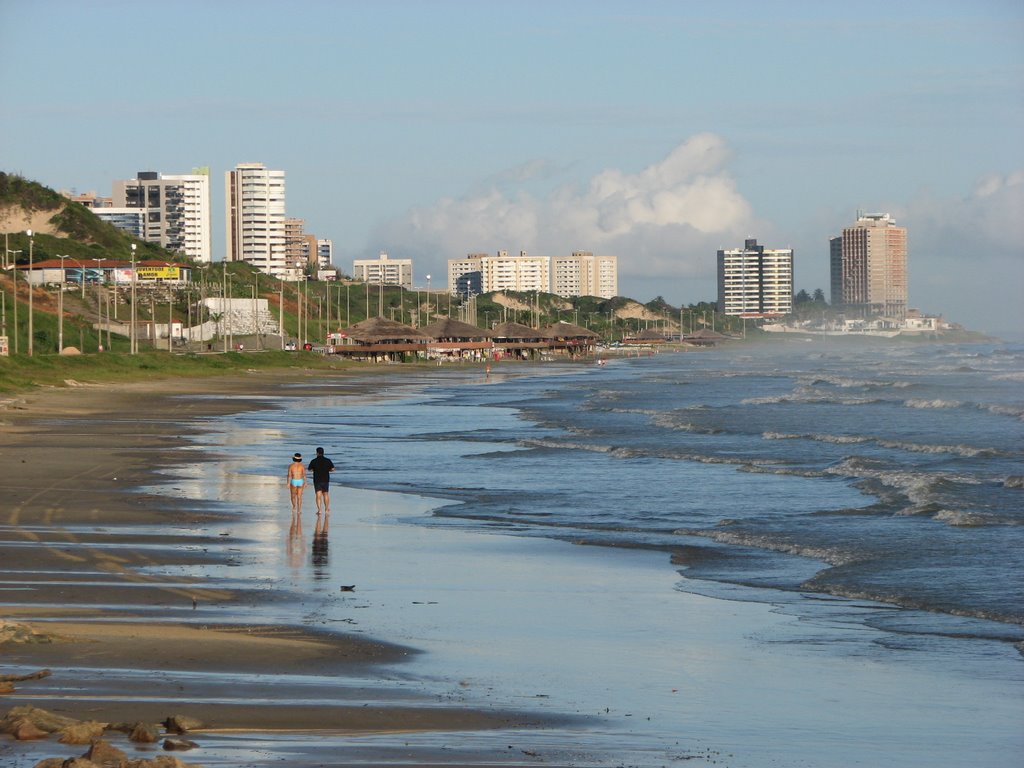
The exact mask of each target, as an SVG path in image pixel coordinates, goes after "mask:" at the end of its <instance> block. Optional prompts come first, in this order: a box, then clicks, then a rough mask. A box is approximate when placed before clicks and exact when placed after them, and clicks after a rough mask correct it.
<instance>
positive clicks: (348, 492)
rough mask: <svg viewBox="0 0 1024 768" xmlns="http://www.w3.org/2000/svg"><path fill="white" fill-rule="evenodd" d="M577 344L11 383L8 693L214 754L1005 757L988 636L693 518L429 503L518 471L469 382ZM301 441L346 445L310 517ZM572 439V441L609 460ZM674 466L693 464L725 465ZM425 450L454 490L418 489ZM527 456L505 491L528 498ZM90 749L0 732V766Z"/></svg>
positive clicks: (540, 379)
mask: <svg viewBox="0 0 1024 768" xmlns="http://www.w3.org/2000/svg"><path fill="white" fill-rule="evenodd" d="M655 362H657V361H648V362H647V363H645V364H653V363H655ZM626 365H628V364H624V365H623V375H626V376H632V375H633V373H632V371H633V369H632V368H626ZM616 367H617V364H614V365H611V366H608V367H606V368H603V369H601V373H600V374H599V376H600V377H602V378H600V379H598V380H597V382H596V385H597V386H599V387H600V386H605V384H604V382H605V378H604V377H607V376H609V375H618V374H615V369H616ZM581 370H582V369H580V368H579V367H578V366H577V367H571V366H568V367H559V366H557V365H546V366H542V367H527V366H510V367H508V368H504V367H502V368H498V369H496V370H494V371H492V373H491V375H490V376H487V377H486V378H485V377H484V376H483V375H479V374H477V373H474V371H473V370H472V369H464V370H455V369H451V370H447V369H446V370H425V369H420V370H418V371H416V370H407V369H402V370H397V369H395V368H390V367H389V368H385V367H381V368H372V369H366V370H359V371H358V372H357V373H339V374H337V375H332V374H325V373H324V372H316V373H308V374H307V373H305V372H303V371H301V370H295V371H292V372H290V373H287V374H280V373H274V374H268V373H255V372H254V373H250V374H248V375H244V376H236V377H229V378H221V379H210V380H205V381H202V382H175V383H173V384H169V383H156V382H154V383H148V384H132V385H127V386H119V387H103V388H100V387H74V388H67V389H54V390H46V391H37V392H32V393H29V394H25V395H21V396H18V397H15V398H11V399H10V400H9V401H8V402H7V403H6V404H5V407H4V410H3V411H0V422H2V425H0V467H3V468H5V469H4V470H2V472H0V486H2V489H3V499H4V504H3V507H2V521H3V524H2V525H0V574H2V577H0V590H2V592H0V594H2V597H0V604H2V606H3V607H2V611H0V620H2V622H3V626H2V628H0V678H2V677H3V676H11V677H22V676H27V677H28V679H24V680H16V681H14V682H13V688H14V690H13V691H12V692H9V693H5V694H0V717H2V715H3V713H4V712H7V711H8V710H10V709H12V708H14V707H18V706H24V705H33V706H36V707H40V708H42V709H45V710H49V711H51V712H54V713H57V714H59V715H66V716H69V717H74V718H76V719H79V720H95V721H100V722H135V721H145V722H152V723H159V722H162V721H164V720H165V719H166V718H168V717H171V716H173V715H184V716H187V717H192V718H196V719H198V720H199V721H201V722H202V724H203V725H202V727H199V728H195V729H194V730H192V731H190V732H189V734H188V738H189V739H191V740H193V741H194V742H195V743H196V744H197V747H196V748H195V749H194V750H191V751H188V752H183V753H179V755H180V759H181V760H183V761H184V762H185V763H186V764H188V765H205V766H239V765H244V766H271V765H274V766H285V768H290V767H292V766H294V767H295V768H297V767H298V766H342V765H382V764H387V765H396V766H413V765H461V766H476V765H505V766H519V765H545V766H557V765H566V766H570V765H572V766H619V765H631V766H638V767H639V766H643V767H644V768H655V767H656V766H665V765H673V764H679V763H682V762H685V763H686V764H687V765H702V766H711V765H715V766H720V765H728V766H732V768H771V767H773V766H796V765H806V766H816V768H846V767H847V766H849V765H854V764H861V765H871V766H875V767H876V768H879V767H885V768H902V766H906V765H918V764H928V765H934V766H943V767H944V768H954V767H955V766H959V765H963V764H973V765H978V766H990V767H991V768H1002V766H1006V765H1008V764H1012V763H1010V762H1008V761H1007V756H1008V755H1014V754H1018V753H1019V746H1020V730H1019V722H1020V714H1021V711H1022V710H1021V704H1020V697H1019V691H1020V669H1021V667H1020V661H1019V656H1018V655H1017V654H1016V652H1015V651H1014V650H1013V648H1012V647H1009V648H1007V646H1006V644H1005V643H998V642H986V641H984V640H972V641H967V640H964V639H961V638H957V637H945V636H941V635H938V634H936V635H935V636H933V637H927V639H926V640H925V641H924V642H914V643H910V642H907V641H906V640H905V639H904V637H905V636H904V634H903V633H901V632H899V631H888V630H886V629H885V628H881V629H879V628H874V627H872V626H870V625H868V624H867V623H866V622H865V619H866V618H868V617H871V618H873V619H880V617H882V618H884V620H885V621H889V622H891V621H893V620H894V619H897V617H898V616H899V615H900V614H899V613H898V612H896V611H893V610H892V609H891V607H885V606H880V605H878V604H874V603H871V602H870V601H867V600H855V601H847V600H833V599H829V598H828V597H825V596H821V595H810V594H803V593H800V592H787V591H776V590H762V589H757V588H753V589H746V588H730V587H728V586H727V585H724V584H721V583H713V582H706V581H701V580H699V579H695V578H688V577H687V570H688V563H689V559H688V558H689V557H690V556H691V555H692V553H693V551H695V550H693V549H692V548H687V547H679V548H676V549H672V550H664V549H662V550H659V549H657V548H654V549H647V548H632V547H628V546H614V547H609V546H581V545H582V544H588V543H589V544H595V545H596V544H599V541H598V540H597V537H598V533H599V532H598V531H597V530H591V531H589V532H588V533H587V534H586V535H583V536H578V535H577V536H573V537H570V538H565V539H564V540H559V538H558V537H557V529H555V530H554V531H553V532H552V533H554V534H556V535H553V536H550V537H549V536H547V535H543V536H539V537H538V536H536V535H529V532H527V533H526V535H523V533H524V531H523V529H522V528H521V527H519V526H518V525H517V524H516V522H515V520H512V521H511V522H510V521H502V522H498V521H488V520H482V521H479V522H472V523H471V522H469V521H466V520H460V519H459V518H458V517H457V516H448V515H445V514H443V510H441V509H440V508H441V507H443V506H444V505H446V504H453V503H454V504H457V503H459V501H458V499H459V497H458V492H459V490H460V487H468V493H469V495H470V496H471V497H474V498H475V495H476V494H478V493H479V492H480V489H481V488H483V489H485V490H486V486H487V484H488V483H489V484H491V485H494V486H498V482H499V479H500V478H498V477H497V476H495V475H494V474H492V475H490V476H487V475H484V474H482V470H481V465H482V464H483V463H484V462H485V461H489V462H491V463H492V466H496V467H498V469H499V471H500V472H510V470H508V469H506V467H507V463H506V462H504V461H503V460H502V458H501V457H505V456H507V455H508V454H507V453H506V451H508V450H509V448H510V445H509V444H507V443H503V442H490V441H488V440H480V441H473V440H465V439H463V438H464V437H465V436H466V435H467V434H468V435H469V436H470V437H476V436H479V435H486V436H501V437H504V436H505V435H507V434H510V433H514V434H520V435H522V434H527V435H530V434H532V433H533V432H534V430H536V429H537V427H536V426H534V425H533V423H532V422H529V420H527V421H525V422H524V421H523V420H522V419H521V418H520V417H519V416H518V415H517V413H516V412H515V411H514V410H510V409H508V408H505V407H496V408H488V407H482V406H478V405H476V403H478V402H479V401H480V399H481V397H482V394H481V393H482V391H483V390H487V391H488V393H491V394H489V397H491V398H492V399H493V400H494V401H495V402H497V403H498V404H499V406H503V405H504V404H505V403H506V402H507V398H509V397H510V392H511V393H514V392H516V391H517V388H518V390H522V389H523V388H526V389H527V390H528V391H540V392H543V393H544V394H545V395H547V394H548V393H549V392H551V391H556V389H557V387H558V383H557V379H558V376H559V375H563V376H567V381H569V382H570V385H569V388H570V389H571V386H572V382H574V381H576V382H578V379H576V378H574V377H577V376H579V375H580V373H581ZM584 375H589V374H586V373H585V372H584ZM531 380H532V383H531ZM168 387H173V388H174V389H175V390H176V391H168ZM563 389H566V387H565V386H564V385H563ZM435 398H437V399H435ZM454 401H457V403H458V404H457V405H455V406H454V407H453V406H452V403H453V402H454ZM453 438H454V439H453ZM320 442H323V443H324V444H326V445H327V446H328V450H329V453H333V455H334V456H333V457H334V458H335V460H336V461H337V462H338V463H339V464H340V466H341V470H342V471H341V472H340V473H339V477H337V478H335V482H334V483H332V492H331V499H332V515H331V522H330V532H329V535H328V533H327V532H326V531H325V530H323V528H322V520H319V521H318V520H317V518H316V516H315V509H314V505H313V499H312V497H311V495H307V498H306V499H305V504H304V513H303V515H302V516H301V518H300V519H299V520H298V521H296V520H294V519H293V518H291V515H290V511H289V508H288V494H287V489H286V487H285V485H284V470H285V467H286V466H287V462H288V459H289V458H290V455H291V453H292V452H293V451H295V450H302V451H303V452H304V453H306V452H308V453H309V454H310V455H311V454H312V449H313V447H314V445H316V444H319V443H320ZM520 445H521V444H517V446H516V447H517V448H520ZM524 453H526V454H527V457H528V456H529V455H530V454H529V452H524ZM593 455H594V454H584V455H583V458H585V459H586V460H587V461H586V462H584V463H580V464H578V465H577V469H579V468H580V467H583V466H584V465H585V464H589V465H592V466H594V467H595V471H611V469H613V468H614V467H613V466H612V465H611V464H610V462H612V461H615V459H614V458H609V459H608V460H607V461H606V462H604V463H601V462H600V461H595V460H593V459H592V456H593ZM596 455H598V456H603V455H604V454H596ZM480 456H487V457H489V458H487V459H480ZM524 460H525V461H527V462H528V461H529V459H528V458H525V459H524ZM388 463H390V464H393V465H395V466H399V465H401V466H402V467H403V470H402V472H397V471H396V472H394V473H393V474H392V475H386V473H384V472H383V471H382V469H381V468H382V466H383V465H385V464H388ZM529 466H530V467H532V466H533V465H532V464H531V465H529ZM538 466H540V467H549V465H548V464H547V463H546V460H542V463H541V464H539V465H538ZM609 468H611V469H609ZM689 469H690V470H691V471H692V472H693V473H694V474H693V478H694V481H693V483H691V484H690V486H691V487H695V484H696V483H697V482H698V480H699V481H702V482H712V481H713V480H714V479H715V478H722V480H723V482H727V483H732V482H734V480H735V477H736V475H735V473H734V472H733V470H731V469H730V468H729V467H728V466H725V467H722V466H720V465H700V464H698V465H695V466H693V467H690V468H689ZM431 473H435V474H436V475H437V476H438V477H440V478H442V479H443V481H444V482H443V486H445V487H447V488H448V489H449V492H448V493H441V492H436V493H434V494H433V495H429V493H427V490H425V489H429V487H430V483H429V478H430V477H431ZM758 477H759V476H758ZM756 479H757V477H755V478H754V480H756ZM555 480H556V482H558V483H563V484H564V485H565V487H566V488H569V489H581V488H582V487H583V484H584V483H585V481H584V480H579V479H575V480H573V481H572V482H569V481H563V480H562V479H560V477H559V476H555ZM754 480H751V479H750V478H748V477H743V478H741V481H742V482H743V483H745V484H750V483H752V482H754ZM529 482H530V478H529V476H522V475H521V476H519V477H518V478H513V481H512V482H510V483H509V484H508V485H504V486H500V488H499V491H500V492H499V493H497V494H496V497H495V498H496V499H497V500H498V502H499V503H500V504H502V505H511V504H512V503H513V502H514V501H517V502H520V503H531V504H537V503H539V502H538V501H537V499H536V498H533V499H532V500H527V502H523V501H522V499H523V498H526V496H527V495H528V494H527V491H528V490H529V488H528V486H529ZM786 482H789V481H788V480H787V481H786ZM515 489H520V491H522V492H521V493H517V492H516V490H515ZM424 494H426V495H424ZM517 497H519V498H517ZM579 503H580V504H581V505H582V506H581V508H582V509H585V510H591V509H593V508H594V500H593V499H591V500H590V501H589V502H588V501H587V500H586V499H585V498H581V500H580V502H579ZM290 518H291V519H290ZM345 585H355V586H354V590H353V591H344V590H342V589H341V587H342V586H345ZM44 669H45V670H49V672H50V674H49V675H48V676H40V677H32V676H33V675H34V674H35V673H37V672H40V671H41V670H44ZM950 691H955V692H956V695H955V696H950V695H949V692H950ZM980 703H983V704H980ZM107 738H109V739H110V741H111V742H112V743H114V744H115V745H116V746H118V747H119V748H121V749H123V750H125V752H126V753H127V754H128V755H129V756H131V757H132V758H140V757H143V758H148V757H152V756H153V755H154V753H157V752H159V748H158V747H159V745H156V746H154V745H148V744H135V743H132V742H130V741H129V740H128V739H127V737H126V736H124V735H123V734H120V733H109V732H108V734H107ZM81 754H83V748H82V747H81V746H75V745H67V744H61V743H59V742H58V741H57V737H56V736H51V737H49V738H45V739H40V740H37V741H17V740H14V739H13V738H12V737H10V736H8V735H0V764H2V765H4V766H8V765H10V766H17V767H18V768H34V766H36V765H37V763H38V762H39V761H40V760H42V759H43V758H53V757H61V758H67V757H73V756H78V755H81ZM968 758H969V759H968Z"/></svg>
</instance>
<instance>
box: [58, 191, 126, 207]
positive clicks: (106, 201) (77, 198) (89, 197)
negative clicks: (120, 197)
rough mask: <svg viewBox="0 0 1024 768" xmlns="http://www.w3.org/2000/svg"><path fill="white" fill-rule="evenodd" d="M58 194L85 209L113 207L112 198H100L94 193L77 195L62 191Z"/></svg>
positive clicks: (76, 193)
mask: <svg viewBox="0 0 1024 768" xmlns="http://www.w3.org/2000/svg"><path fill="white" fill-rule="evenodd" d="M60 193H61V194H62V195H64V197H66V198H67V199H68V200H70V201H71V202H73V203H81V204H82V205H84V206H85V207H86V208H111V207H113V205H114V200H113V198H110V197H100V195H99V193H97V192H95V191H90V192H81V193H78V192H71V191H69V190H66V189H62V190H61V191H60Z"/></svg>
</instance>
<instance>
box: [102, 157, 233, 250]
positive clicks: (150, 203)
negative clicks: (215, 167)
mask: <svg viewBox="0 0 1024 768" xmlns="http://www.w3.org/2000/svg"><path fill="white" fill-rule="evenodd" d="M111 203H112V208H108V209H105V211H107V212H110V211H112V210H116V211H119V212H124V211H129V210H135V211H141V213H142V226H141V232H135V230H134V229H133V230H132V231H133V234H137V235H138V236H139V237H140V238H141V239H143V240H145V241H147V242H150V243H158V244H159V245H160V246H162V247H164V248H166V249H167V250H169V251H174V252H175V253H180V254H182V255H183V256H187V257H188V258H190V259H195V260H196V261H198V262H201V263H206V264H208V263H209V262H210V260H211V258H212V255H213V247H212V241H211V231H212V230H211V226H210V171H209V169H208V168H197V169H194V170H193V171H192V173H190V174H174V175H163V174H157V173H155V172H153V171H140V172H139V173H138V174H136V177H135V178H134V179H127V180H120V181H115V182H114V185H113V194H112V196H111ZM104 218H108V219H110V220H112V223H115V225H118V224H117V221H116V220H115V219H116V216H115V215H114V214H113V213H108V214H107V215H106V216H105V217H104Z"/></svg>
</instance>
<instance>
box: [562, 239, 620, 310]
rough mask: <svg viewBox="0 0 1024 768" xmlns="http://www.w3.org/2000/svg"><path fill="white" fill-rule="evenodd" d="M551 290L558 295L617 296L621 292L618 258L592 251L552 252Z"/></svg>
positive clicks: (605, 297)
mask: <svg viewBox="0 0 1024 768" xmlns="http://www.w3.org/2000/svg"><path fill="white" fill-rule="evenodd" d="M551 292H552V293H554V294H557V295H558V296H598V297H600V298H602V299H612V298H615V297H616V296H618V295H619V266H618V258H617V257H616V256H595V255H594V254H592V253H590V252H589V251H573V253H572V255H571V256H552V257H551Z"/></svg>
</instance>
